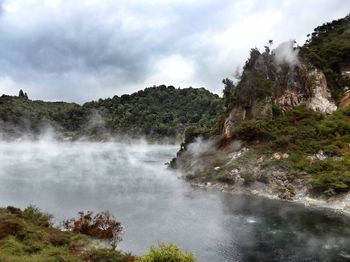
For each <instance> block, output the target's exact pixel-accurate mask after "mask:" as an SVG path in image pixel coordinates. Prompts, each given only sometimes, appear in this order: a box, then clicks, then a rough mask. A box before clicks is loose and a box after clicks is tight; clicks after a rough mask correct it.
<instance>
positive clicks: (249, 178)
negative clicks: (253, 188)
mask: <svg viewBox="0 0 350 262" xmlns="http://www.w3.org/2000/svg"><path fill="white" fill-rule="evenodd" d="M240 176H241V178H243V179H244V185H250V184H251V183H253V182H254V181H255V180H256V179H255V177H254V174H253V173H252V172H249V171H245V172H241V173H240Z"/></svg>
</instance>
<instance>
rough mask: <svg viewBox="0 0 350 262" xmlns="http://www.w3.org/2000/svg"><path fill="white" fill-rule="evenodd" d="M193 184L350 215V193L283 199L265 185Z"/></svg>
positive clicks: (194, 183)
mask: <svg viewBox="0 0 350 262" xmlns="http://www.w3.org/2000/svg"><path fill="white" fill-rule="evenodd" d="M191 186H193V187H199V188H205V189H212V190H219V191H221V192H225V193H230V194H243V195H252V196H258V197H262V198H266V199H273V200H279V201H286V202H291V203H297V204H301V205H304V206H305V207H315V208H321V209H327V210H330V211H332V212H335V213H338V214H341V215H345V216H348V217H350V193H344V194H342V195H337V196H334V197H330V198H327V199H326V198H316V197H313V196H310V195H309V194H304V195H302V194H301V193H300V194H296V196H295V197H294V198H292V199H283V198H280V197H279V196H278V194H276V193H273V192H272V190H271V188H268V187H266V186H263V185H259V186H260V187H259V186H258V185H254V186H252V187H241V186H238V187H237V186H235V185H228V184H224V183H217V182H214V183H212V182H206V183H201V182H194V181H191Z"/></svg>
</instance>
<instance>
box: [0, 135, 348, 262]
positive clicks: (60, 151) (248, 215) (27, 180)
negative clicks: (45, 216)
mask: <svg viewBox="0 0 350 262" xmlns="http://www.w3.org/2000/svg"><path fill="white" fill-rule="evenodd" d="M177 149H178V146H173V145H148V144H146V143H143V142H141V141H137V142H135V143H133V144H123V143H116V142H114V143H112V142H111V143H89V142H79V143H78V142H77V143H58V142H54V141H51V140H46V141H45V140H43V141H40V142H17V143H6V142H1V143H0V206H7V205H13V206H17V207H21V208H24V207H26V206H28V205H29V204H34V205H36V206H38V207H39V208H41V209H42V210H45V211H48V212H50V213H52V214H54V216H55V218H56V221H61V220H63V219H65V218H71V217H75V216H76V214H77V212H78V211H81V210H92V211H104V210H109V211H110V212H111V213H112V214H113V215H115V216H116V217H117V218H118V220H120V221H121V222H122V224H123V226H124V229H125V234H124V236H123V241H122V242H121V243H120V245H119V247H120V248H121V249H123V250H126V251H129V250H130V251H132V252H133V253H135V254H142V253H144V252H145V251H146V250H147V248H148V246H149V245H151V244H153V243H156V242H157V241H158V240H163V241H166V242H174V243H177V244H179V245H180V246H181V247H182V248H184V249H185V250H188V251H193V252H195V253H196V254H197V255H198V257H200V259H201V261H207V262H213V261H350V221H349V219H348V218H345V217H341V216H337V215H335V214H333V213H330V212H327V211H325V210H317V209H310V208H304V207H302V206H299V205H295V204H291V203H287V202H279V201H272V200H266V199H258V198H253V197H247V196H237V195H231V194H228V193H221V192H217V191H214V190H203V189H199V188H192V187H190V186H189V185H188V184H187V183H186V182H184V181H183V180H181V179H179V174H177V173H173V172H171V171H169V170H167V169H166V167H165V165H164V163H165V162H167V161H169V159H171V158H172V157H173V156H174V154H175V152H176V151H177Z"/></svg>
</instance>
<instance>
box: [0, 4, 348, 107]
mask: <svg viewBox="0 0 350 262" xmlns="http://www.w3.org/2000/svg"><path fill="white" fill-rule="evenodd" d="M11 1H14V2H16V0H11ZM17 2H19V3H20V4H22V3H26V2H27V1H25V0H21V1H17ZM9 3H10V0H0V35H1V38H0V93H1V77H8V78H11V79H12V80H13V81H14V83H15V85H14V86H16V85H18V89H19V87H21V88H25V89H26V91H27V92H28V93H29V94H30V95H31V97H34V98H40V99H58V100H62V99H65V100H69V101H77V102H82V101H86V100H89V99H97V98H99V97H106V96H112V95H114V94H118V95H120V94H123V93H125V92H133V91H136V90H137V89H141V88H144V87H145V85H144V82H145V81H146V80H147V79H148V78H151V77H152V74H154V73H156V72H155V64H156V63H157V61H158V60H159V59H161V58H164V57H167V56H171V55H173V54H176V55H180V56H182V57H184V58H186V59H188V60H189V61H190V62H191V63H192V64H193V66H194V72H195V74H194V76H193V79H190V80H191V81H192V82H193V86H196V85H201V86H205V87H207V88H209V89H211V90H212V91H215V92H217V93H221V88H222V86H221V79H222V78H224V77H226V76H228V74H229V73H231V72H233V71H234V70H235V69H236V68H237V66H239V65H242V64H243V63H244V60H245V58H246V56H247V55H248V52H249V49H250V48H251V47H254V45H261V44H263V43H264V42H266V41H267V40H268V39H270V38H273V39H274V40H276V41H275V42H281V41H285V40H288V39H291V38H295V39H301V38H302V37H303V36H304V34H305V35H306V34H307V33H309V32H310V31H311V30H312V29H313V28H314V27H315V26H317V25H318V24H319V23H320V22H321V23H322V22H326V21H328V20H329V18H332V19H333V18H336V17H341V16H342V15H345V14H346V12H345V11H346V10H347V7H349V8H350V4H349V3H348V2H347V1H341V0H336V1H331V2H329V1H326V0H321V1H319V3H318V4H317V6H316V4H313V2H310V3H305V1H301V0H296V1H290V2H289V3H290V5H289V6H288V5H285V4H284V3H283V2H282V1H264V2H261V1H257V0H255V1H252V4H251V5H250V6H249V5H248V6H247V2H246V1H243V0H242V1H235V2H234V3H232V1H229V0H223V1H212V0H204V1H188V2H187V1H186V2H184V1H171V2H169V3H167V4H164V3H161V2H160V1H159V2H158V3H157V1H155V3H153V4H150V3H149V2H147V1H146V2H145V1H136V0H135V1H104V2H101V4H99V6H98V7H97V8H94V7H90V6H87V5H86V4H85V3H86V2H85V1H74V2H73V1H67V0H62V1H61V3H60V4H59V5H58V7H57V8H56V9H50V10H49V11H50V12H51V13H50V12H49V13H46V10H45V9H43V8H42V6H43V5H44V4H43V5H36V6H34V7H30V8H33V10H31V9H30V10H29V11H28V10H25V9H26V8H28V7H27V6H26V7H25V8H24V11H23V10H22V11H23V12H24V14H22V13H21V10H20V12H19V13H11V12H7V10H6V4H9ZM43 3H44V2H43ZM100 6H102V7H100ZM300 6H303V10H301V11H298V10H300ZM2 7H3V8H2ZM4 7H5V8H4ZM329 8H331V9H332V10H331V11H329ZM272 9H273V10H277V11H280V12H281V14H282V16H283V17H282V20H281V22H280V24H278V25H277V26H276V27H274V28H273V29H274V30H273V32H266V39H255V38H254V35H255V34H256V33H257V32H254V31H253V32H244V35H235V39H227V43H226V44H225V45H222V43H218V42H215V39H214V38H215V37H219V36H220V35H221V33H223V32H225V30H227V29H228V28H229V27H230V26H231V25H233V24H236V25H240V23H243V22H244V20H245V18H246V17H248V16H252V15H256V14H261V13H264V12H266V11H269V10H272ZM1 10H3V11H2V14H1ZM315 10H316V11H317V14H318V15H317V17H316V18H315V17H314V16H312V15H311V14H310V12H312V13H315V12H316V11H315ZM344 10H345V11H344ZM298 12H299V13H300V15H298ZM28 13H29V14H28ZM32 13H34V15H32ZM22 15H23V18H21V17H20V16H22ZM28 16H29V17H28ZM13 18H16V19H13ZM296 18H297V19H296ZM22 19H23V20H26V19H27V20H28V23H27V21H22ZM308 19H310V21H306V20H308ZM299 21H301V22H299ZM22 23H23V24H22ZM258 23H264V21H258ZM286 28H288V30H286ZM212 36H213V37H212ZM246 38H249V39H251V40H249V41H250V42H247V44H246V46H245V47H239V48H230V43H232V44H234V43H235V42H237V41H238V42H239V41H243V42H244V41H245V39H246ZM213 39H214V40H213ZM255 42H256V43H255ZM244 43H245V42H244ZM173 84H174V85H177V83H173ZM11 88H12V87H11ZM16 89H17V88H16ZM17 91H18V90H14V92H13V93H17Z"/></svg>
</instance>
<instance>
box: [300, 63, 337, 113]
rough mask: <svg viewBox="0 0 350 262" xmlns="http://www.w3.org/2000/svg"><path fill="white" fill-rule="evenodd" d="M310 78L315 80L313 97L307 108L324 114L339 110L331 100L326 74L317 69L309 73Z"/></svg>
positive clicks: (312, 90) (312, 88)
mask: <svg viewBox="0 0 350 262" xmlns="http://www.w3.org/2000/svg"><path fill="white" fill-rule="evenodd" d="M309 77H310V78H311V79H314V83H313V84H312V87H311V92H312V97H311V98H310V100H309V101H308V102H307V106H308V107H309V108H310V109H312V110H314V111H318V112H321V113H323V114H332V113H333V112H334V111H336V110H337V106H336V105H335V104H334V102H333V101H332V100H331V98H332V97H331V93H330V92H329V90H328V88H327V81H326V77H325V76H324V74H323V73H322V72H320V71H318V70H317V69H312V70H311V71H310V72H309Z"/></svg>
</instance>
